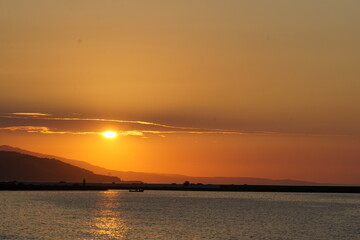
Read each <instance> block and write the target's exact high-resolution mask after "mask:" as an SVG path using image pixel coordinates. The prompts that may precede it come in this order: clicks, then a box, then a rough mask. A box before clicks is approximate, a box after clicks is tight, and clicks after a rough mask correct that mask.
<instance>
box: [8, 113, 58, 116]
mask: <svg viewBox="0 0 360 240" xmlns="http://www.w3.org/2000/svg"><path fill="white" fill-rule="evenodd" d="M10 115H15V116H34V117H36V116H51V114H48V113H27V112H18V113H10Z"/></svg>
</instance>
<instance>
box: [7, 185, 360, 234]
mask: <svg viewBox="0 0 360 240" xmlns="http://www.w3.org/2000/svg"><path fill="white" fill-rule="evenodd" d="M0 239H130V240H135V239H165V240H172V239H186V240H189V239H205V240H210V239H221V240H227V239H241V240H247V239H261V240H262V239H269V240H270V239H271V240H275V239H276V240H279V239H299V240H300V239H301V240H304V239H311V240H316V239H324V240H330V239H336V240H346V239H349V240H359V239H360V195H359V194H333V193H326V194H317V193H247V192H186V191H145V192H143V193H133V192H127V191H123V190H110V191H0Z"/></svg>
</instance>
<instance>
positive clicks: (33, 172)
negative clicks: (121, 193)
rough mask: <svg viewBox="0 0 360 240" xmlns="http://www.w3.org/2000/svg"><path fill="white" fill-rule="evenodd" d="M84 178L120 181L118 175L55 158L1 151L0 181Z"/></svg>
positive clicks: (50, 180)
mask: <svg viewBox="0 0 360 240" xmlns="http://www.w3.org/2000/svg"><path fill="white" fill-rule="evenodd" d="M83 179H85V180H86V181H87V182H97V183H98V182H107V183H110V182H119V181H120V179H119V178H117V177H110V176H104V175H98V174H94V173H93V172H91V171H89V170H85V169H83V168H79V167H76V166H73V165H70V164H68V163H64V162H62V161H59V160H56V159H53V158H39V157H36V156H32V155H26V154H22V153H18V152H9V151H0V181H28V182H59V181H65V182H82V181H83Z"/></svg>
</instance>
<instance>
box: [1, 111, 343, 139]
mask: <svg viewBox="0 0 360 240" xmlns="http://www.w3.org/2000/svg"><path fill="white" fill-rule="evenodd" d="M1 118H3V119H4V118H6V119H23V120H26V119H28V120H29V123H30V124H31V125H30V124H29V125H26V126H10V127H3V128H0V130H8V131H24V132H29V133H42V134H82V135H91V134H102V132H96V131H73V130H71V131H70V130H56V129H54V128H50V127H48V126H44V124H45V125H47V124H46V121H51V122H54V121H58V122H61V121H75V122H77V121H87V122H103V123H118V124H120V125H119V126H118V129H120V130H118V131H117V133H118V135H120V136H140V137H146V135H151V134H155V135H157V136H161V137H165V136H166V135H169V134H197V135H201V134H224V135H244V134H253V135H254V134H256V135H308V136H344V135H334V134H300V133H298V134H296V133H286V132H276V131H249V130H233V129H219V128H196V127H183V126H174V125H167V124H161V123H156V122H147V121H138V120H120V119H104V118H80V117H57V116H53V115H52V114H46V113H10V114H2V115H0V119H1ZM39 120H42V123H41V124H39V125H40V126H35V125H33V124H34V123H35V122H36V121H39ZM43 121H45V123H44V122H43ZM37 123H38V122H37ZM49 124H50V123H49ZM121 124H127V125H126V127H125V126H122V125H121ZM128 125H130V126H128ZM59 126H61V124H59ZM146 126H147V127H146ZM148 127H150V129H149V128H148ZM60 128H63V126H61V127H60ZM129 128H130V129H129ZM121 129H126V130H121Z"/></svg>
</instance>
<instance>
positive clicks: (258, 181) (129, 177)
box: [0, 145, 328, 185]
mask: <svg viewBox="0 0 360 240" xmlns="http://www.w3.org/2000/svg"><path fill="white" fill-rule="evenodd" d="M0 151H14V152H19V153H23V154H28V155H32V156H37V157H42V158H52V159H58V160H60V161H62V162H65V163H68V164H71V165H74V166H77V167H80V168H84V169H87V170H90V171H92V172H94V173H96V174H102V175H109V176H117V177H119V178H120V179H122V180H123V181H130V182H139V181H142V182H145V183H183V182H185V181H190V182H191V183H203V184H249V185H250V184H251V185H328V184H320V183H315V182H308V181H298V180H291V179H281V180H273V179H266V178H249V177H191V176H186V175H180V174H160V173H145V172H131V171H116V170H110V169H106V168H102V167H99V166H95V165H92V164H90V163H87V162H84V161H79V160H71V159H66V158H62V157H57V156H53V155H48V154H41V153H36V152H31V151H27V150H23V149H20V148H15V147H11V146H7V145H2V146H0Z"/></svg>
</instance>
